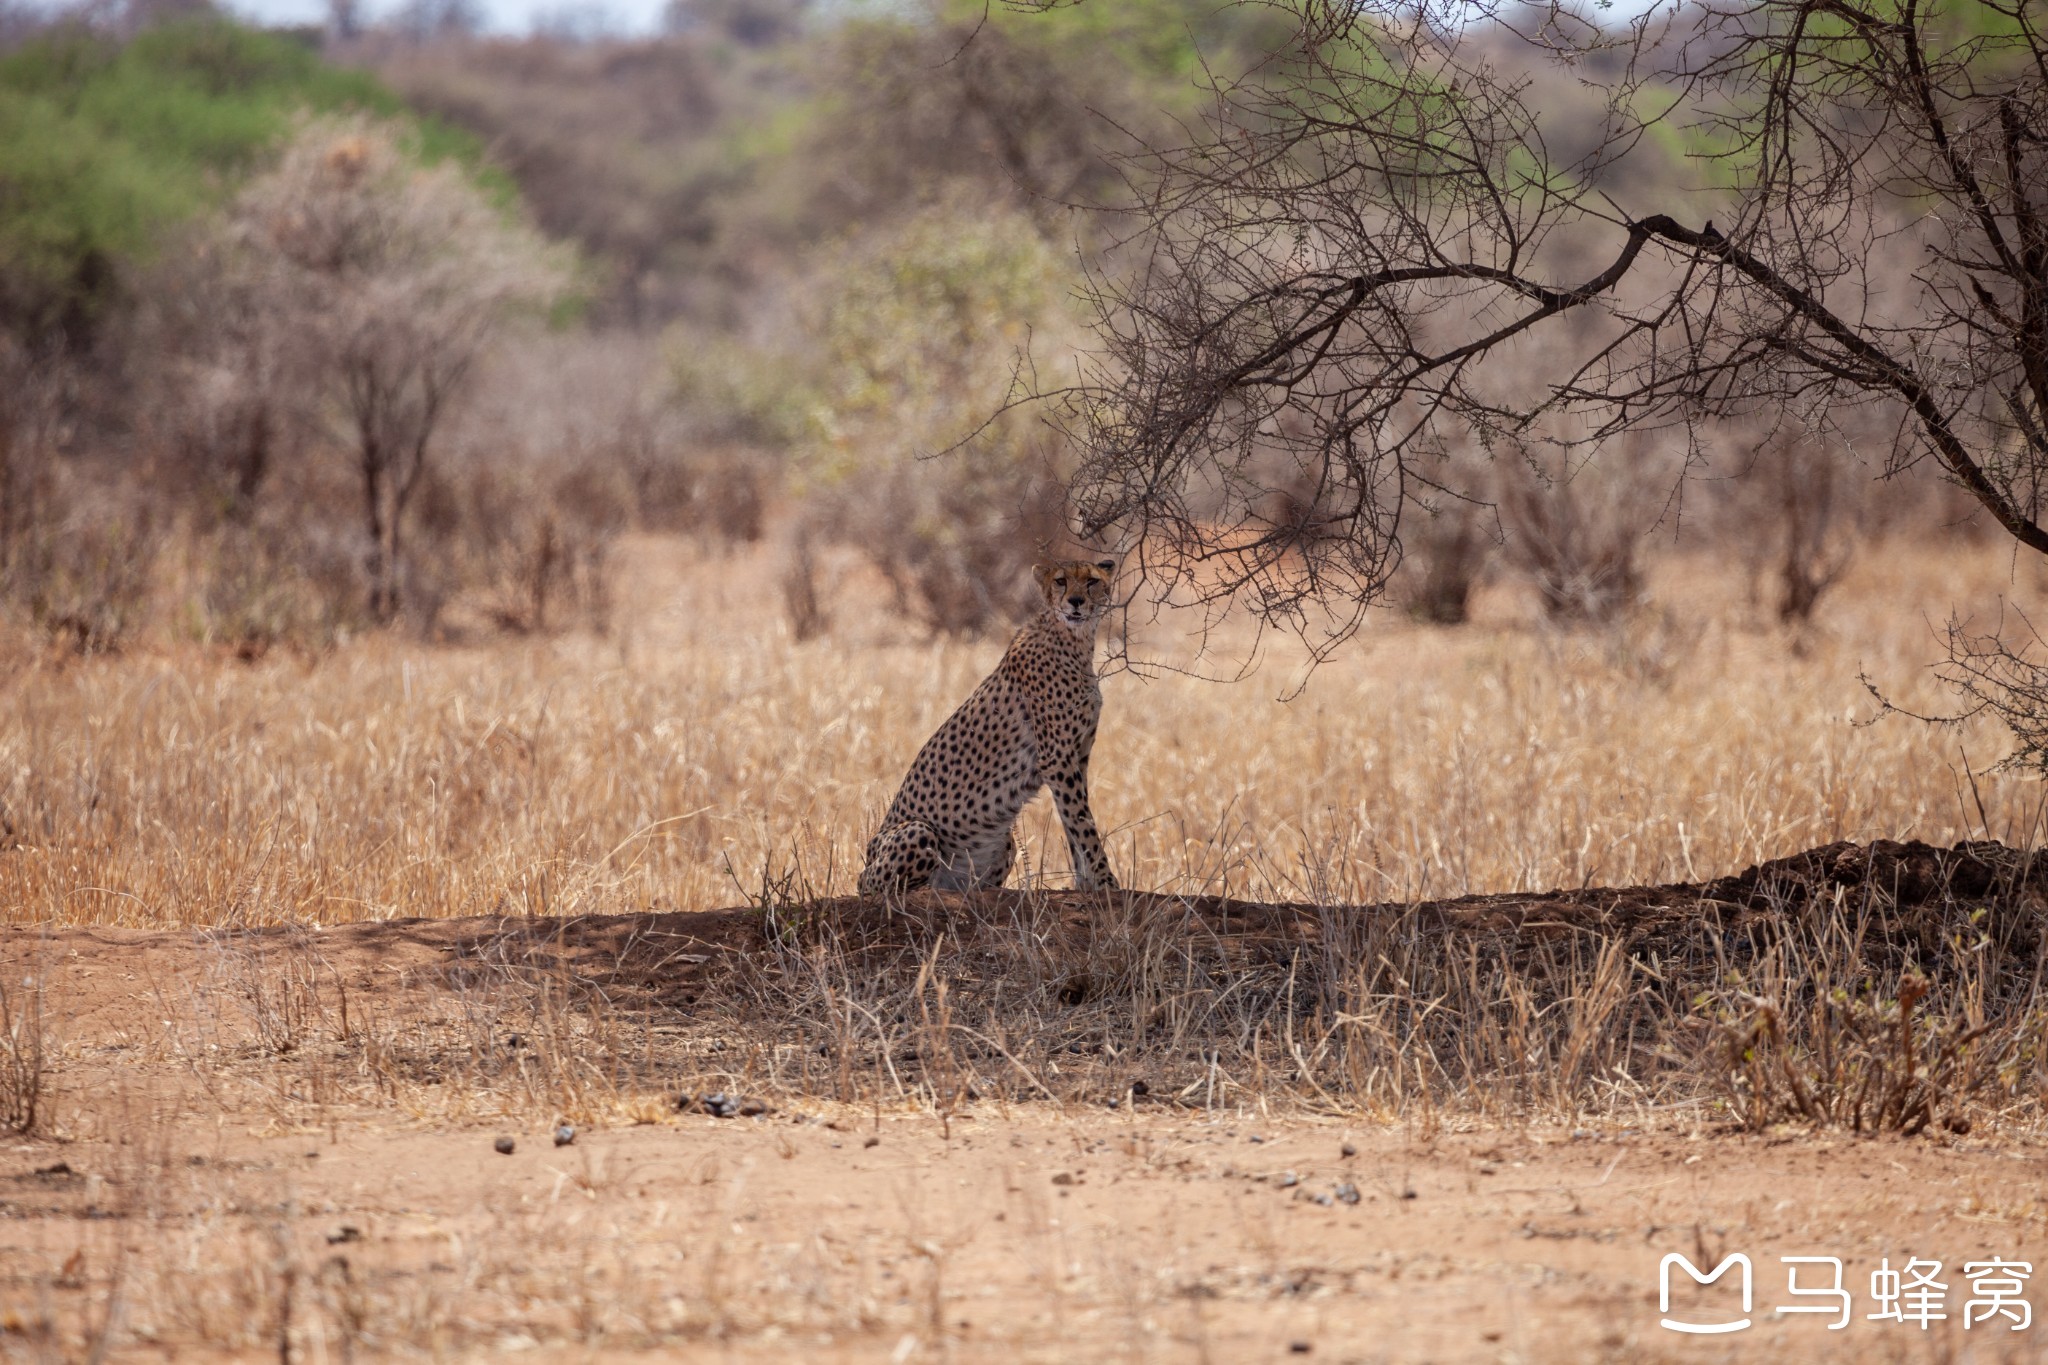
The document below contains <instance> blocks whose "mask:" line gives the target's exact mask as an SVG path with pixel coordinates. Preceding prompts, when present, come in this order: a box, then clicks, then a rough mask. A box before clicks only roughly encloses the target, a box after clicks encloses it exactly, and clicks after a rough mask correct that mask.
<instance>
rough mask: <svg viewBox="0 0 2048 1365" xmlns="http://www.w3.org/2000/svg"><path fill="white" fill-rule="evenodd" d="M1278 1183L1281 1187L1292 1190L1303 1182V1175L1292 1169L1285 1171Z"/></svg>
mask: <svg viewBox="0 0 2048 1365" xmlns="http://www.w3.org/2000/svg"><path fill="white" fill-rule="evenodd" d="M1278 1183H1279V1186H1280V1188H1281V1189H1283V1190H1291V1189H1293V1188H1294V1187H1295V1186H1296V1185H1299V1184H1300V1183H1301V1177H1300V1176H1298V1175H1296V1174H1295V1173H1294V1172H1292V1171H1283V1172H1282V1173H1281V1175H1280V1179H1279V1182H1278Z"/></svg>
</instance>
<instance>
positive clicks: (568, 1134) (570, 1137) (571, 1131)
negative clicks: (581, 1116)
mask: <svg viewBox="0 0 2048 1365" xmlns="http://www.w3.org/2000/svg"><path fill="white" fill-rule="evenodd" d="M575 1140H576V1126H575V1125H574V1124H570V1123H565V1124H563V1125H562V1126H561V1127H559V1128H557V1129H555V1146H557V1147H567V1146H568V1145H569V1144H570V1143H572V1142H574V1141H575Z"/></svg>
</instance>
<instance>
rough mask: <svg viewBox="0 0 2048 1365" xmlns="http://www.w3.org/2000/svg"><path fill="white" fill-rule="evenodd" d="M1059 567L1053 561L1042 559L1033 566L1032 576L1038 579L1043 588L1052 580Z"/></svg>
mask: <svg viewBox="0 0 2048 1365" xmlns="http://www.w3.org/2000/svg"><path fill="white" fill-rule="evenodd" d="M1058 568H1059V565H1057V564H1055V563H1053V562H1052V561H1050V560H1046V559H1041V560H1039V561H1038V562H1037V563H1036V564H1033V565H1032V566H1031V576H1032V577H1033V578H1035V579H1037V580H1038V586H1039V587H1040V588H1041V589H1042V588H1045V587H1046V586H1047V585H1049V584H1050V583H1051V582H1052V576H1053V573H1054V571H1056V570H1057V569H1058Z"/></svg>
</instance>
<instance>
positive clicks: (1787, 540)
mask: <svg viewBox="0 0 2048 1365" xmlns="http://www.w3.org/2000/svg"><path fill="white" fill-rule="evenodd" d="M1721 444H1722V446H1723V447H1724V449H1726V450H1727V451H1729V454H1730V457H1731V458H1732V460H1733V462H1734V464H1735V470H1734V473H1733V474H1732V476H1731V477H1730V478H1728V479H1727V480H1725V481H1723V482H1722V487H1721V489H1720V490H1719V497H1718V499H1717V501H1718V503H1719V506H1718V508H1717V509H1716V510H1717V511H1718V514H1719V515H1718V518H1717V520H1718V521H1719V522H1720V525H1718V526H1716V527H1715V528H1714V531H1715V533H1716V534H1717V535H1718V536H1719V537H1720V538H1722V539H1723V540H1724V541H1725V542H1726V543H1728V544H1729V545H1730V546H1731V547H1732V548H1733V549H1734V550H1735V552H1736V553H1738V554H1739V555H1741V557H1742V559H1743V562H1744V564H1745V566H1746V567H1747V569H1748V572H1749V574H1750V577H1751V581H1752V583H1753V584H1759V583H1760V582H1761V580H1763V579H1764V578H1765V577H1766V576H1768V577H1769V578H1770V579H1771V580H1773V590H1772V591H1771V593H1770V599H1771V600H1770V608H1771V611H1772V613H1773V614H1774V615H1775V616H1776V617H1777V619H1778V620H1779V621H1781V622H1783V623H1785V624H1787V625H1798V624H1801V623H1804V622H1806V621H1809V620H1811V619H1812V618H1813V613H1814V609H1815V608H1816V607H1817V606H1819V604H1820V600H1821V598H1822V597H1823V596H1824V595H1825V594H1826V593H1827V592H1828V591H1829V590H1830V589H1831V588H1833V587H1834V586H1835V585H1836V584H1837V583H1839V582H1841V580H1842V576H1843V575H1844V574H1845V573H1847V572H1848V570H1849V566H1850V564H1851V563H1853V562H1854V559H1855V552H1856V548H1857V546H1858V545H1859V544H1861V543H1862V542H1864V541H1865V540H1866V539H1868V537H1869V534H1870V531H1871V529H1872V528H1873V526H1875V525H1876V524H1877V523H1878V522H1879V521H1880V520H1882V519H1883V517H1884V514H1885V510H1886V509H1885V506H1884V504H1885V501H1886V500H1885V496H1884V490H1883V489H1882V488H1881V487H1880V486H1878V485H1876V484H1875V483H1874V482H1873V481H1872V480H1871V479H1870V478H1869V474H1870V471H1869V470H1868V469H1866V468H1864V467H1863V466H1862V464H1861V463H1860V462H1859V461H1858V459H1857V456H1856V451H1855V448H1854V447H1853V446H1852V445H1851V444H1850V443H1849V442H1848V440H1846V439H1845V438H1844V437H1843V436H1842V434H1841V433H1839V432H1837V431H1833V430H1825V429H1823V430H1814V429H1809V428H1808V427H1806V426H1805V425H1804V424H1801V423H1797V422H1794V421H1791V420H1790V419H1786V420H1784V421H1781V422H1779V423H1778V424H1776V425H1774V426H1772V427H1769V428H1766V429H1761V430H1759V429H1756V428H1745V427H1735V428H1732V429H1730V430H1728V431H1726V432H1724V433H1722V442H1721ZM1709 486H1710V487H1711V486H1712V485H1709ZM1752 591H1753V592H1755V593H1756V595H1757V596H1758V597H1759V598H1761V596H1762V593H1761V592H1760V591H1759V590H1758V589H1757V588H1756V587H1753V588H1752Z"/></svg>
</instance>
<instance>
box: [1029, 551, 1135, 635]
mask: <svg viewBox="0 0 2048 1365" xmlns="http://www.w3.org/2000/svg"><path fill="white" fill-rule="evenodd" d="M1032 573H1034V574H1035V575H1037V577H1038V590H1039V591H1040V592H1042V593H1044V594H1045V605H1046V607H1047V608H1048V609H1050V610H1051V612H1052V614H1053V615H1054V616H1055V617H1057V618H1059V622H1060V624H1061V625H1063V626H1065V627H1067V628H1068V629H1069V630H1074V631H1083V632H1091V633H1092V632H1093V631H1094V629H1095V623H1096V622H1097V621H1100V620H1101V619H1102V614H1103V613H1104V612H1106V611H1108V610H1109V580H1110V578H1111V577H1112V576H1114V575H1115V573H1116V561H1115V560H1114V559H1098V560H1094V561H1092V562H1091V561H1089V560H1086V559H1062V560H1055V561H1052V562H1050V563H1044V564H1040V565H1038V566H1036V567H1035V568H1033V569H1032Z"/></svg>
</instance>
